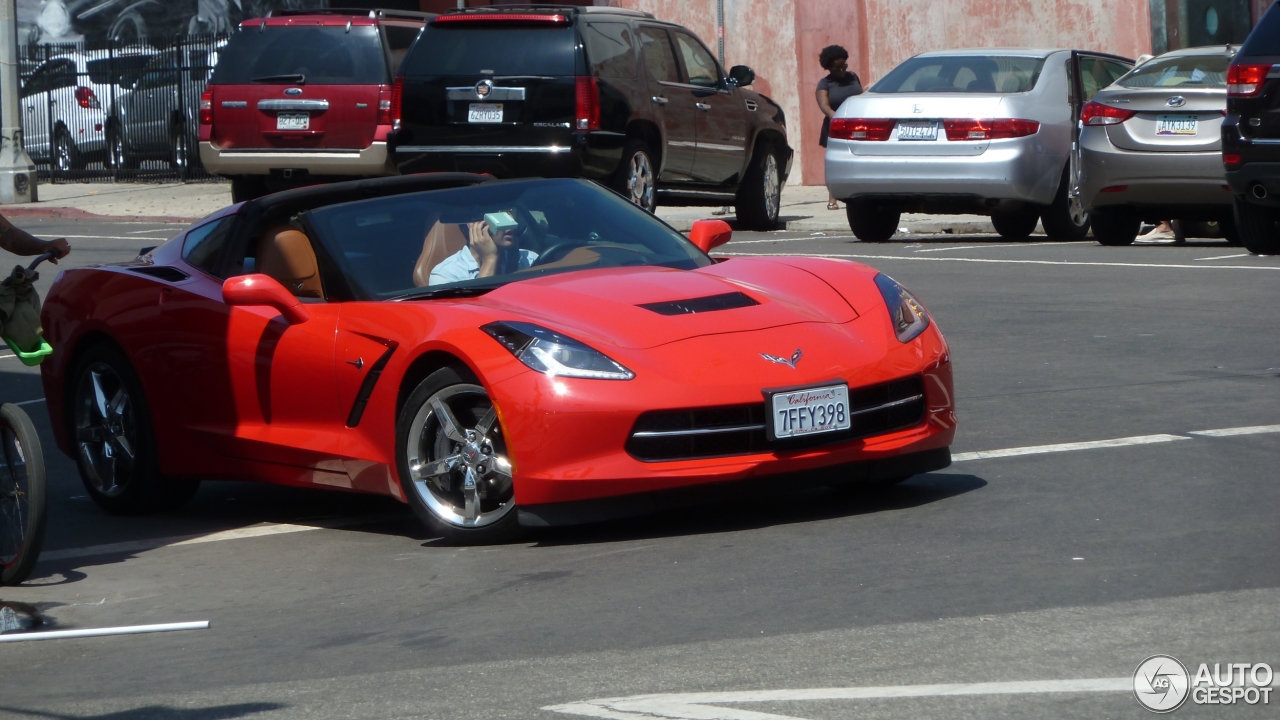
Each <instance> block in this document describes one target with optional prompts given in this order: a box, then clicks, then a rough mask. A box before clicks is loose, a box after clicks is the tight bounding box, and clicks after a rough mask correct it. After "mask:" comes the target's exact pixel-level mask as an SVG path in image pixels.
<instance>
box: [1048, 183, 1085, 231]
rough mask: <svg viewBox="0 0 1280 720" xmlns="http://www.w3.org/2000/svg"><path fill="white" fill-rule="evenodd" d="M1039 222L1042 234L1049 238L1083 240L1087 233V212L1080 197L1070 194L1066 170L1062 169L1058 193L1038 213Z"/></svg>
mask: <svg viewBox="0 0 1280 720" xmlns="http://www.w3.org/2000/svg"><path fill="white" fill-rule="evenodd" d="M1040 222H1041V223H1042V224H1043V225H1044V234H1045V235H1048V236H1049V239H1050V240H1058V241H1063V242H1070V241H1073V240H1083V239H1084V238H1085V236H1086V235H1088V234H1089V213H1087V212H1085V211H1084V207H1083V206H1082V205H1081V204H1080V198H1078V197H1075V196H1073V195H1072V194H1071V176H1070V174H1069V172H1068V170H1063V171H1062V179H1061V180H1060V181H1059V182H1058V194H1057V195H1055V196H1054V198H1053V202H1052V203H1050V204H1049V207H1047V208H1045V209H1044V211H1043V212H1042V213H1041V214H1040Z"/></svg>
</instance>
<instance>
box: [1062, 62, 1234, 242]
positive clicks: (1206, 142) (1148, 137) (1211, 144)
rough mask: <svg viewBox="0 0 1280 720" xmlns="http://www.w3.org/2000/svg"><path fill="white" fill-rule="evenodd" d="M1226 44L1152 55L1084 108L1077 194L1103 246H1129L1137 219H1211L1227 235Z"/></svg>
mask: <svg viewBox="0 0 1280 720" xmlns="http://www.w3.org/2000/svg"><path fill="white" fill-rule="evenodd" d="M1234 56H1235V50H1233V49H1232V48H1231V46H1229V45H1228V46H1222V45H1217V46H1214V47H1199V48H1188V49H1185V50H1175V51H1173V52H1169V53H1165V54H1164V55H1161V56H1160V57H1158V58H1155V59H1154V60H1150V61H1148V62H1146V63H1144V64H1142V65H1140V66H1138V67H1137V68H1135V69H1134V70H1133V71H1132V72H1130V73H1129V74H1128V75H1125V76H1124V77H1122V78H1120V79H1119V80H1117V81H1116V82H1115V84H1113V85H1111V86H1110V87H1107V88H1104V89H1103V90H1102V91H1100V92H1099V93H1098V94H1097V95H1096V96H1095V97H1094V98H1093V101H1092V102H1090V103H1088V104H1087V105H1085V106H1084V109H1083V110H1082V111H1081V115H1080V121H1081V123H1082V126H1083V127H1082V129H1081V131H1080V166H1081V178H1080V201H1081V204H1083V206H1084V208H1085V210H1087V211H1088V212H1089V213H1090V217H1091V218H1092V222H1093V235H1094V237H1096V238H1098V242H1100V243H1102V244H1103V245H1128V244H1130V243H1132V242H1133V240H1134V238H1135V237H1137V235H1138V228H1139V224H1140V221H1142V220H1152V221H1157V220H1168V219H1177V220H1207V221H1215V222H1217V223H1218V225H1219V227H1220V228H1222V230H1223V231H1224V233H1225V234H1226V235H1227V236H1228V238H1231V239H1234V236H1235V232H1234V226H1233V223H1232V216H1231V187H1230V186H1229V185H1227V184H1226V183H1227V181H1226V179H1225V175H1224V170H1223V165H1222V118H1223V115H1225V114H1226V108H1227V66H1229V65H1230V64H1231V58H1232V57H1234Z"/></svg>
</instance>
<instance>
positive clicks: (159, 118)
mask: <svg viewBox="0 0 1280 720" xmlns="http://www.w3.org/2000/svg"><path fill="white" fill-rule="evenodd" d="M226 41H227V38H226V36H225V35H207V36H186V37H181V38H177V39H175V41H174V42H173V43H172V44H170V45H167V46H165V47H156V46H153V45H138V44H134V45H130V44H124V43H116V44H110V45H108V46H106V47H105V48H103V47H100V46H95V47H93V48H92V49H91V48H89V47H86V44H85V43H83V42H80V43H66V44H46V45H25V46H21V47H20V49H19V58H18V63H19V74H20V77H21V106H20V107H21V113H22V135H23V144H24V146H25V147H26V150H27V153H28V154H29V155H30V156H31V158H32V160H34V161H35V163H36V168H37V171H38V172H39V175H40V179H41V180H42V181H46V182H69V181H74V182H84V181H104V182H111V181H115V180H123V181H130V182H134V181H164V180H175V179H177V180H216V179H217V177H216V176H214V175H211V174H209V173H208V172H207V171H206V170H205V169H204V167H203V166H201V164H200V155H199V152H198V150H197V147H198V137H199V112H200V111H199V108H200V94H201V93H202V92H204V86H205V83H207V82H208V80H209V76H210V74H212V72H213V66H214V63H216V62H217V52H218V50H220V49H221V48H222V47H223V46H224V45H225V44H226Z"/></svg>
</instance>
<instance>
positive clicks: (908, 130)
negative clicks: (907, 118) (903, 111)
mask: <svg viewBox="0 0 1280 720" xmlns="http://www.w3.org/2000/svg"><path fill="white" fill-rule="evenodd" d="M898 139H899V140H937V139H938V123H936V122H899V123H898Z"/></svg>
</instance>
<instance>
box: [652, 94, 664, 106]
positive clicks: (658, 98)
mask: <svg viewBox="0 0 1280 720" xmlns="http://www.w3.org/2000/svg"><path fill="white" fill-rule="evenodd" d="M649 99H650V100H652V101H654V102H656V103H658V104H659V105H666V104H667V99H666V98H664V97H662V96H660V95H654V96H653V97H651V98H649Z"/></svg>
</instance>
